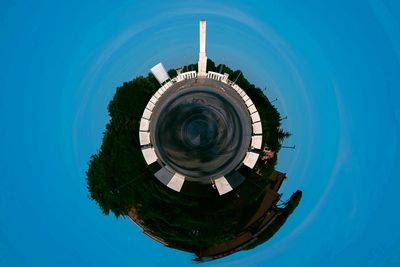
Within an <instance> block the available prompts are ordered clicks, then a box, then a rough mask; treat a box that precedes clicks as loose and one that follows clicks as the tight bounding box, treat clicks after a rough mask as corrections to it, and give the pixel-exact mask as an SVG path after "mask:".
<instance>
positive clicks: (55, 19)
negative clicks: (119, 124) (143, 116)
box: [0, 0, 400, 266]
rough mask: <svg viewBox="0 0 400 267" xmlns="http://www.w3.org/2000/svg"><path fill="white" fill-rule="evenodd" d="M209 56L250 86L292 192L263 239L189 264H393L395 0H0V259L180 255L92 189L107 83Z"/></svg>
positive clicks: (34, 261) (153, 260) (398, 117)
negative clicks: (201, 34) (262, 104)
mask: <svg viewBox="0 0 400 267" xmlns="http://www.w3.org/2000/svg"><path fill="white" fill-rule="evenodd" d="M203 18H204V19H206V20H207V56H208V57H209V58H211V59H213V60H214V61H215V62H217V63H220V62H223V63H225V64H227V65H228V66H230V67H232V68H234V69H236V68H237V69H241V70H242V71H243V73H244V75H245V77H246V78H248V79H249V80H250V81H251V82H253V83H254V84H256V85H257V86H259V87H261V88H265V94H266V95H267V96H268V97H269V98H270V99H271V100H273V99H275V98H278V100H277V101H276V102H274V104H276V107H277V108H278V110H279V112H280V113H281V114H282V116H288V118H287V119H286V120H284V121H283V127H284V129H285V130H287V131H289V132H291V133H292V136H291V137H290V138H289V139H287V140H286V141H285V144H286V145H293V144H295V145H296V149H294V150H291V149H283V150H282V151H281V152H280V154H279V159H278V166H277V169H278V170H280V171H283V172H287V176H288V178H287V180H286V181H285V183H284V185H283V186H282V188H281V192H282V193H283V196H282V197H283V198H284V199H286V198H288V197H289V196H290V194H291V193H292V192H294V191H295V190H297V189H300V190H302V191H303V199H302V201H301V203H300V206H299V207H298V208H297V209H296V211H295V212H294V214H292V215H291V217H289V219H288V221H287V223H286V224H285V225H284V226H283V227H282V228H281V229H280V231H279V232H278V233H277V234H276V235H275V236H274V237H273V238H272V239H271V240H270V241H269V242H266V243H264V244H263V245H261V246H259V247H257V248H256V249H253V250H251V251H243V252H239V253H236V254H234V255H232V256H230V257H227V258H224V259H221V260H218V261H214V262H209V263H204V264H202V265H203V266H400V228H399V227H398V225H400V215H399V212H398V211H399V208H398V204H397V203H398V192H399V187H400V181H399V178H400V175H399V168H398V164H399V162H400V146H399V133H400V103H399V102H400V75H399V74H400V3H399V2H398V1H395V0H370V1H367V0H363V1H343V0H335V1H333V0H328V1H234V0H231V1H207V0H205V1H159V0H154V1H151V2H150V1H118V2H116V1H109V0H98V1H7V0H3V1H1V2H0V125H1V126H0V151H1V152H2V153H0V190H1V194H0V266H111V265H112V266H192V265H194V263H192V262H191V259H192V255H190V254H187V253H183V252H180V251H177V250H172V249H169V248H165V247H163V245H161V244H159V243H157V242H155V241H153V240H152V239H150V238H148V237H147V236H145V235H144V234H142V233H141V230H140V229H139V228H138V227H137V226H136V225H134V224H133V223H132V222H131V221H129V220H128V219H124V218H119V219H116V218H115V217H114V216H113V215H110V216H105V215H103V214H102V213H101V211H100V209H99V208H98V206H97V204H96V203H95V202H94V201H91V200H90V199H89V196H88V192H87V188H86V177H85V171H86V169H87V166H88V160H89V158H90V156H91V155H92V154H94V153H96V152H97V151H98V149H99V146H100V144H101V139H102V134H103V132H104V129H105V128H104V127H105V124H106V123H107V121H108V119H109V117H108V114H107V104H108V102H109V100H110V99H111V97H112V96H113V94H114V92H115V88H116V87H117V86H119V85H121V84H122V83H123V82H124V81H128V80H130V79H132V78H134V77H136V76H138V75H147V73H148V72H149V69H150V68H151V67H152V66H153V65H155V64H157V63H159V62H162V63H163V64H164V65H165V67H166V68H176V67H179V66H182V65H184V64H189V63H195V62H197V56H198V21H199V20H200V19H203Z"/></svg>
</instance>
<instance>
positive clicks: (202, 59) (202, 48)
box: [198, 20, 207, 76]
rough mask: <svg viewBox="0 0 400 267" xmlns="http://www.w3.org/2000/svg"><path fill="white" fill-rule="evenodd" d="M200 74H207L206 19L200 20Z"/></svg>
mask: <svg viewBox="0 0 400 267" xmlns="http://www.w3.org/2000/svg"><path fill="white" fill-rule="evenodd" d="M198 68H199V76H206V72H207V56H206V21H205V20H200V49H199V62H198Z"/></svg>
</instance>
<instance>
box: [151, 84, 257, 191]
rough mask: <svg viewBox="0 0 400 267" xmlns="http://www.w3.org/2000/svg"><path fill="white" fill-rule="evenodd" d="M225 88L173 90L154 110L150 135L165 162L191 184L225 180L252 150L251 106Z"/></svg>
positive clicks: (197, 86)
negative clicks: (250, 145) (218, 179)
mask: <svg viewBox="0 0 400 267" xmlns="http://www.w3.org/2000/svg"><path fill="white" fill-rule="evenodd" d="M221 84H222V83H219V82H216V81H212V80H209V81H207V79H206V80H204V81H202V83H201V84H198V83H191V84H186V85H185V86H184V87H183V88H182V87H179V88H170V89H169V93H168V94H167V93H166V94H165V95H163V96H162V97H161V98H160V100H159V102H158V103H157V105H156V107H155V109H154V111H153V118H152V121H151V131H150V132H151V137H152V143H153V145H154V148H155V150H156V153H157V154H158V156H159V159H160V160H161V161H162V162H163V163H164V164H166V165H167V166H169V167H170V168H172V169H173V170H175V171H176V172H178V173H181V174H182V175H185V176H186V179H188V180H192V181H198V182H202V183H208V182H210V179H212V178H218V177H220V176H223V175H225V174H227V173H229V172H231V171H232V170H234V169H235V168H237V167H238V166H239V165H240V163H241V162H242V161H243V158H244V156H245V154H246V152H247V150H248V147H249V143H250V139H251V121H250V118H249V114H248V111H247V108H246V107H245V105H244V103H243V101H242V99H241V98H240V97H238V95H237V93H236V92H235V91H233V90H232V89H231V88H225V89H223V88H218V86H219V87H220V86H221ZM217 85H218V86H217Z"/></svg>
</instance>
